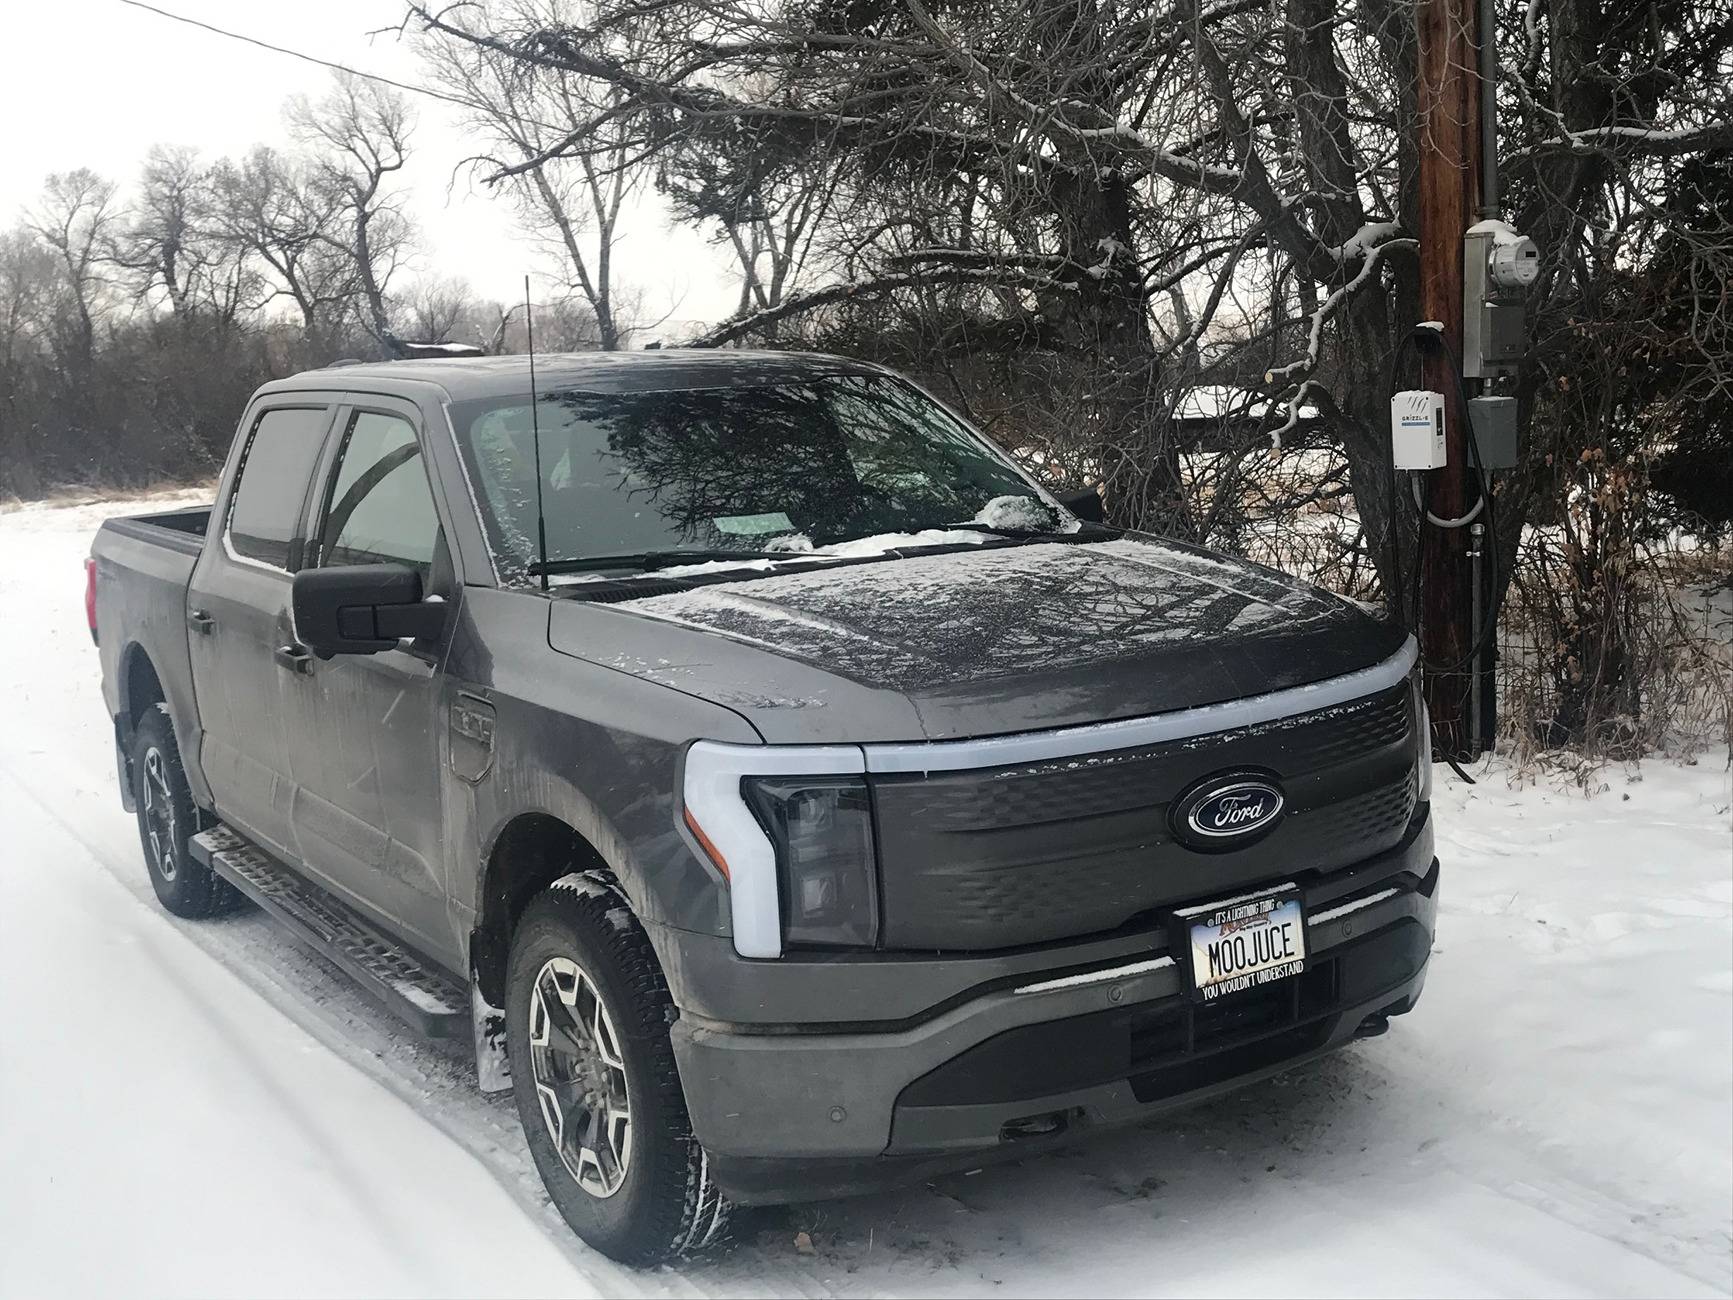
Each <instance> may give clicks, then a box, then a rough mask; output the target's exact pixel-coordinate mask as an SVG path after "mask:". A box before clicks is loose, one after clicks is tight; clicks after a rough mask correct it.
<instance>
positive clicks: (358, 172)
mask: <svg viewBox="0 0 1733 1300" xmlns="http://www.w3.org/2000/svg"><path fill="white" fill-rule="evenodd" d="M334 80H335V84H334V86H333V87H332V89H331V91H330V93H329V94H327V95H326V96H324V97H323V98H322V99H320V100H318V101H316V102H315V101H310V100H308V99H307V98H306V97H304V96H303V97H300V98H297V99H295V100H292V101H291V102H290V106H289V123H290V127H291V129H292V130H293V131H294V132H295V134H296V137H297V138H298V139H299V140H300V141H301V142H302V143H303V144H304V145H305V146H307V147H308V148H309V149H311V150H312V151H313V157H312V168H313V177H314V182H315V188H316V189H317V190H318V191H321V192H322V198H323V200H324V201H325V202H329V203H331V204H332V206H333V207H334V208H335V209H336V211H337V212H338V213H339V214H340V216H341V221H340V222H333V223H331V225H330V226H329V227H328V228H327V230H326V232H325V233H324V235H323V238H324V239H325V241H326V242H327V243H329V244H330V245H331V246H332V247H334V248H338V249H340V250H341V251H342V252H343V254H344V256H345V257H346V258H347V259H348V261H349V264H350V267H351V270H352V273H353V283H354V287H355V291H356V294H357V305H358V308H359V310H360V313H361V319H362V321H363V323H364V324H365V326H366V328H367V329H368V331H369V332H370V333H371V334H372V335H373V337H374V338H375V339H377V340H378V341H379V343H380V344H381V346H383V347H385V348H387V349H391V348H392V347H393V346H394V338H395V336H394V335H393V334H392V331H391V309H390V288H391V280H392V278H393V276H395V275H396V274H397V272H398V271H399V270H400V269H401V268H402V266H403V262H404V259H405V258H406V257H407V256H408V254H409V252H410V248H411V245H412V243H413V238H414V230H413V226H412V225H411V223H410V220H409V218H408V216H407V215H406V213H405V211H404V207H403V197H402V195H401V193H399V192H397V191H395V190H393V189H392V188H391V185H390V182H391V180H392V178H393V177H394V176H395V175H396V173H398V172H400V171H401V170H402V169H403V165H404V164H405V163H406V162H407V161H408V159H409V137H410V133H411V130H412V129H413V127H414V124H415V118H414V114H413V113H412V112H411V111H410V108H409V104H408V101H407V100H405V99H404V97H403V96H402V95H401V94H400V93H398V92H397V91H396V90H393V89H392V88H391V87H389V86H386V85H383V84H382V83H380V82H377V81H370V80H365V79H363V78H361V77H357V76H354V75H352V74H350V73H346V72H340V73H336V74H334Z"/></svg>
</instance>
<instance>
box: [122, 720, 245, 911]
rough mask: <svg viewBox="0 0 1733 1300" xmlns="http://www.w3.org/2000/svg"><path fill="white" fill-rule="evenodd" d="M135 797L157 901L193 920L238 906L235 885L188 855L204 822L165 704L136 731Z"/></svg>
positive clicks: (133, 768) (140, 835)
mask: <svg viewBox="0 0 1733 1300" xmlns="http://www.w3.org/2000/svg"><path fill="white" fill-rule="evenodd" d="M132 796H133V803H134V804H135V806H136V810H137V813H138V838H139V843H140V845H141V846H142V847H143V849H144V864H145V867H146V869H147V870H148V871H149V872H150V883H151V886H152V887H153V888H154V889H155V890H156V896H157V899H158V901H160V902H161V903H162V905H163V906H164V907H166V908H167V909H168V910H169V911H171V912H173V913H174V914H175V915H176V916H184V917H186V918H188V919H189V920H194V921H198V920H203V919H204V918H205V917H207V916H216V915H218V914H220V913H222V912H227V911H231V910H232V909H233V908H234V907H235V906H236V905H237V904H239V902H240V901H241V896H240V894H239V893H238V892H236V890H235V888H234V886H232V885H231V884H229V882H228V881H226V880H224V879H223V878H222V877H221V876H218V875H216V874H215V873H213V872H212V871H211V870H210V869H209V868H207V867H202V866H200V865H199V864H198V863H196V862H194V861H193V859H192V855H191V854H190V853H188V852H187V841H188V840H190V839H191V838H192V837H193V836H194V835H196V834H198V832H199V831H200V830H201V829H203V826H204V823H203V822H202V820H201V818H200V813H199V809H198V805H197V804H195V803H194V802H193V794H192V790H191V789H190V788H189V787H188V785H187V774H186V769H185V768H184V767H182V766H181V752H180V748H179V746H177V745H176V744H175V733H174V724H173V723H172V722H171V721H170V720H169V715H168V706H166V705H163V704H158V705H156V706H154V707H152V708H150V709H147V710H146V711H145V715H144V717H142V718H140V719H139V723H138V727H137V729H136V730H135V731H134V732H133V737H132Z"/></svg>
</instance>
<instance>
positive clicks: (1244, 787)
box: [1172, 772, 1287, 852]
mask: <svg viewBox="0 0 1733 1300" xmlns="http://www.w3.org/2000/svg"><path fill="white" fill-rule="evenodd" d="M1286 803H1287V801H1286V799H1285V798H1284V797H1283V795H1282V787H1281V786H1279V785H1277V784H1276V783H1275V781H1274V780H1273V779H1271V778H1270V777H1267V776H1263V775H1261V774H1259V773H1255V772H1228V773H1225V774H1221V775H1217V776H1210V777H1205V778H1204V779H1203V780H1202V781H1199V782H1198V783H1197V784H1196V785H1194V786H1192V787H1191V789H1190V790H1188V791H1186V792H1185V793H1184V794H1183V795H1181V796H1180V797H1179V798H1178V799H1176V800H1174V803H1173V818H1172V820H1173V831H1174V834H1175V835H1176V836H1177V837H1178V838H1179V840H1180V842H1181V843H1183V844H1187V845H1189V846H1190V847H1192V848H1194V849H1202V850H1204V851H1206V852H1221V851H1224V850H1227V849H1238V848H1244V847H1245V846H1246V845H1248V844H1251V843H1253V842H1254V841H1256V840H1259V839H1262V838H1263V837H1264V836H1265V835H1268V834H1269V833H1270V832H1271V831H1273V830H1275V829H1276V823H1278V822H1279V821H1281V820H1282V809H1283V808H1284V807H1285V806H1286Z"/></svg>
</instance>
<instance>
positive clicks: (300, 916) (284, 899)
mask: <svg viewBox="0 0 1733 1300" xmlns="http://www.w3.org/2000/svg"><path fill="white" fill-rule="evenodd" d="M188 847H189V848H190V849H191V852H192V856H193V860H194V861H196V862H199V863H201V864H202V865H204V866H206V867H209V868H210V869H211V870H212V871H214V872H216V873H217V874H218V875H219V876H221V877H222V878H223V879H224V880H226V881H228V882H229V883H230V884H232V885H233V886H234V887H235V888H236V889H238V890H240V891H241V892H242V893H243V894H245V895H246V896H247V897H248V898H250V899H252V900H253V902H255V903H257V904H258V905H259V906H260V907H262V908H263V909H264V910H265V911H267V912H269V913H270V914H271V915H272V916H273V917H275V918H276V919H277V920H278V921H281V922H282V923H283V924H284V925H286V926H288V927H289V929H290V930H291V931H293V932H294V934H295V935H296V937H297V938H299V939H301V940H302V941H303V942H304V943H306V944H308V945H309V946H310V947H312V948H315V949H317V950H318V951H319V952H322V953H323V954H324V955H325V956H326V957H328V958H330V959H331V961H332V962H334V963H335V964H336V965H337V966H338V968H339V969H341V970H342V971H343V973H344V974H346V975H348V976H349V977H350V978H351V979H353V980H354V981H355V982H356V983H357V984H359V985H361V987H362V988H364V989H365V990H367V992H369V993H371V994H372V995H373V996H374V997H375V998H377V999H378V1000H379V1001H380V1002H381V1003H383V1004H384V1006H385V1007H386V1009H387V1010H389V1011H391V1012H392V1013H394V1014H395V1015H397V1016H400V1017H402V1019H403V1020H404V1021H406V1022H407V1023H408V1024H409V1025H410V1026H412V1027H413V1028H415V1029H418V1030H420V1031H421V1032H422V1033H423V1034H425V1035H426V1036H427V1037H429V1038H467V1037H469V1036H470V1033H471V1024H470V1006H469V990H468V989H467V988H465V987H464V986H463V984H462V983H461V982H459V981H458V980H455V979H453V978H452V977H451V976H450V975H448V974H446V973H445V972H444V971H442V970H440V969H439V968H438V967H436V966H433V965H432V964H431V963H429V962H428V961H426V960H425V959H424V958H421V957H418V956H416V955H415V954H414V953H413V952H410V951H409V950H408V949H406V948H404V947H403V946H402V945H401V944H399V943H397V942H396V941H395V940H393V939H389V938H387V937H386V936H385V935H383V934H381V933H380V932H379V931H378V930H376V929H375V928H374V927H373V926H371V925H370V924H368V923H367V922H366V921H363V920H362V919H361V918H360V917H359V916H357V915H356V914H355V913H354V912H353V911H351V910H350V909H349V908H348V907H346V906H345V905H344V904H342V903H340V902H339V901H338V900H337V899H335V898H333V897H331V895H329V894H327V893H326V892H325V891H324V890H322V889H320V888H319V887H318V886H317V885H314V884H312V883H311V882H310V881H306V880H303V879H302V878H301V877H300V876H298V875H296V874H295V873H294V872H292V871H290V870H289V869H288V868H287V867H284V866H283V865H281V864H280V863H279V862H277V861H276V859H274V858H272V857H270V856H269V855H267V854H266V853H264V852H263V851H261V850H259V849H257V848H254V847H253V846H252V845H251V844H249V843H248V842H247V841H246V840H244V839H242V838H241V837H240V836H239V835H237V834H235V832H234V831H232V830H230V829H229V828H228V827H226V826H217V827H214V828H213V829H211V830H208V831H202V832H200V833H199V834H197V835H195V836H193V837H192V840H191V842H190V844H189V846H188Z"/></svg>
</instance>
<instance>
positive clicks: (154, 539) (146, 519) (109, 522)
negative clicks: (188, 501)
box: [102, 506, 212, 555]
mask: <svg viewBox="0 0 1733 1300" xmlns="http://www.w3.org/2000/svg"><path fill="white" fill-rule="evenodd" d="M211 510H212V507H211V506H193V507H189V508H187V509H184V510H162V511H158V512H157V513H155V514H149V515H116V516H115V517H114V518H112V519H106V520H104V521H103V524H102V527H103V529H104V530H106V531H108V532H113V533H118V534H119V535H120V536H122V537H130V538H133V539H135V540H137V541H141V542H148V543H151V544H153V545H156V546H166V547H168V548H169V549H170V550H175V551H180V552H181V553H182V554H185V555H197V554H198V553H199V548H200V547H202V546H203V545H204V541H205V533H206V532H207V531H208V530H209V529H210V526H211Z"/></svg>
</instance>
